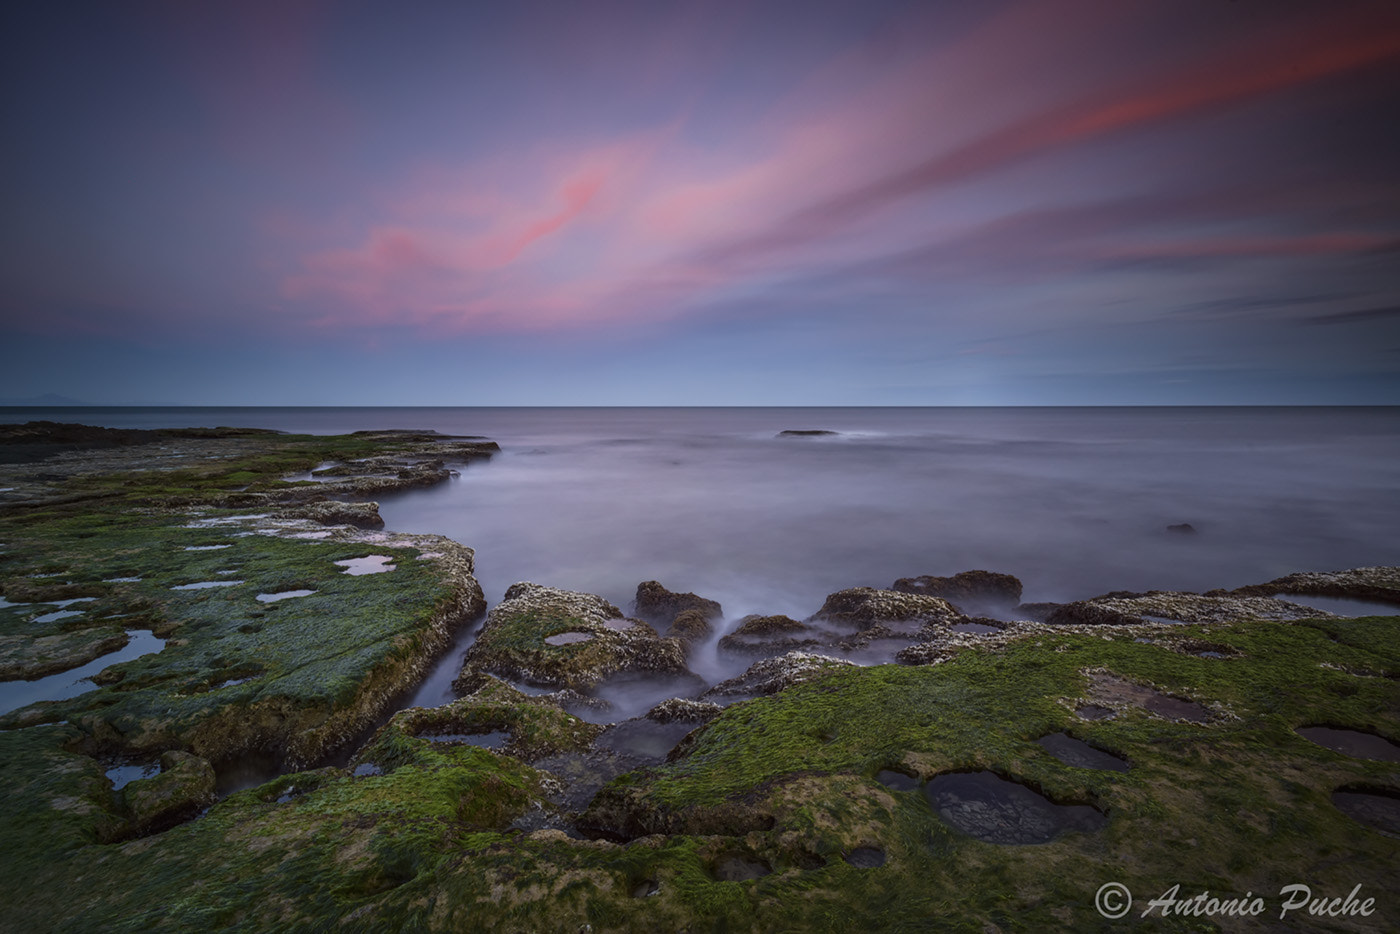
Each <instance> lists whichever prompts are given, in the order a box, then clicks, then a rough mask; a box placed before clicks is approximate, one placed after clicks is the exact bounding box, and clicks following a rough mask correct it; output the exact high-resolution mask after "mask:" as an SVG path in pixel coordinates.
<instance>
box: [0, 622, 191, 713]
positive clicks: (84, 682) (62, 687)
mask: <svg viewBox="0 0 1400 934" xmlns="http://www.w3.org/2000/svg"><path fill="white" fill-rule="evenodd" d="M128 634H129V635H130V636H131V638H130V639H129V640H128V641H127V643H126V645H125V646H123V647H122V648H120V649H118V650H117V651H115V652H109V653H108V654H106V655H103V656H101V657H100V658H96V659H94V660H93V661H90V662H88V663H87V664H86V665H83V666H81V667H78V668H72V669H69V670H68V671H61V672H59V673H58V674H56V675H49V676H47V677H44V678H37V679H35V680H33V681H3V682H0V713H9V712H10V711H12V710H19V709H20V708H21V707H28V706H29V705H30V704H37V703H39V702H40V701H56V700H67V699H68V698H70V697H77V696H78V695H79V694H84V693H86V692H88V691H91V690H94V689H95V688H96V687H97V685H95V684H93V683H92V682H91V681H89V680H88V679H89V678H91V677H92V676H93V675H95V674H97V673H98V672H99V671H101V670H102V669H104V668H106V667H108V666H109V665H116V664H120V663H121V662H129V661H131V660H132V659H133V658H139V657H141V656H142V655H150V654H151V653H153V652H159V651H160V650H161V649H163V648H165V640H164V639H158V638H156V635H155V633H153V632H150V631H149V630H145V629H133V630H131V631H130V633H128Z"/></svg>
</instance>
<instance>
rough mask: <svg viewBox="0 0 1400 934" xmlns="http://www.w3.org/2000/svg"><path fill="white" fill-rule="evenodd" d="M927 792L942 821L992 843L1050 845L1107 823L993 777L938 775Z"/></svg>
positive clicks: (1075, 806) (1089, 809) (1089, 812)
mask: <svg viewBox="0 0 1400 934" xmlns="http://www.w3.org/2000/svg"><path fill="white" fill-rule="evenodd" d="M924 788H925V793H926V794H927V795H928V800H929V803H930V804H931V805H932V806H933V808H934V810H936V811H937V812H938V815H939V816H940V817H942V818H943V819H944V820H945V821H947V822H948V823H949V824H951V825H952V826H953V827H955V828H957V829H958V830H960V831H962V832H963V833H965V834H967V835H968V836H970V837H975V838H976V839H978V840H983V841H985V842H987V843H998V844H1002V845H1004V846H1014V845H1025V844H1036V843H1049V842H1050V841H1051V840H1053V839H1055V838H1056V837H1058V836H1060V835H1061V834H1064V833H1069V832H1078V833H1093V832H1095V831H1097V830H1100V829H1101V828H1102V827H1103V826H1104V825H1105V824H1106V823H1107V819H1106V818H1105V817H1104V815H1103V814H1101V813H1100V812H1099V811H1097V810H1095V809H1094V808H1092V807H1089V806H1088V805H1079V804H1068V805H1067V804H1056V803H1054V802H1053V801H1050V800H1049V799H1047V798H1046V797H1045V796H1044V795H1042V794H1040V793H1039V792H1036V791H1033V790H1031V789H1030V788H1027V787H1026V786H1025V785H1022V784H1021V783H1019V782H1014V781H1010V780H1008V779H1005V778H1002V777H1001V776H1000V775H997V774H995V773H993V772H985V771H984V772H954V773H950V774H945V775H938V776H935V777H934V778H932V779H930V780H929V782H928V784H927V785H926V786H924Z"/></svg>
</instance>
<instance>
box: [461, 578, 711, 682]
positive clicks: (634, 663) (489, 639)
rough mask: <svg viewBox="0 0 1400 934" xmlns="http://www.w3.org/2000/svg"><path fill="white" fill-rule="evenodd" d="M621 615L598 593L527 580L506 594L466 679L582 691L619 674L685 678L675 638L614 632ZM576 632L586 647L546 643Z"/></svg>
mask: <svg viewBox="0 0 1400 934" xmlns="http://www.w3.org/2000/svg"><path fill="white" fill-rule="evenodd" d="M620 616H622V611H621V610H619V609H618V608H617V607H615V606H613V605H612V604H611V603H608V602H607V601H606V600H604V599H603V598H602V597H599V596H597V595H596V594H589V593H580V592H577V591H571V590H559V589H558V588H555V587H545V586H542V585H540V584H534V583H530V582H528V581H524V582H521V583H518V584H513V585H512V586H511V587H510V589H509V590H507V591H506V594H505V600H503V601H502V602H501V603H499V604H497V605H496V606H495V607H494V608H493V609H492V610H491V612H490V614H489V615H488V616H487V619H486V624H485V626H483V627H482V630H481V634H480V635H479V636H478V637H477V640H476V642H475V643H474V644H473V645H472V647H471V649H470V650H469V651H468V652H467V656H466V663H465V665H464V666H463V668H462V673H463V676H464V677H465V676H469V675H470V674H471V673H472V672H474V671H477V670H480V671H487V672H491V673H492V674H497V675H501V676H504V677H507V678H512V679H515V680H520V681H524V682H526V683H529V684H540V685H548V686H556V687H564V688H573V689H575V690H583V689H587V688H591V687H593V686H595V685H597V684H598V683H599V682H601V681H603V680H604V679H605V678H607V677H608V676H610V675H613V674H615V673H617V672H624V671H626V672H661V673H676V674H684V673H688V669H687V668H686V666H685V652H684V650H683V649H682V647H681V643H680V641H679V640H677V639H662V638H660V637H659V636H658V635H657V634H656V631H655V630H654V629H652V628H651V627H650V626H648V625H646V624H645V623H642V622H640V621H638V622H636V623H634V624H633V625H632V626H631V627H629V628H627V629H622V630H619V629H614V628H612V627H611V626H609V625H608V623H609V621H612V620H616V619H617V618H618V617H620ZM564 633H579V634H582V635H584V636H587V637H588V638H587V639H586V640H584V641H576V642H569V643H566V644H562V645H553V644H550V643H548V642H547V641H546V640H547V639H549V638H550V637H552V636H557V635H561V634H564Z"/></svg>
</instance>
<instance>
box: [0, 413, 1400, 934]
mask: <svg viewBox="0 0 1400 934" xmlns="http://www.w3.org/2000/svg"><path fill="white" fill-rule="evenodd" d="M804 433H808V432H791V434H804ZM810 433H816V432H810ZM496 450H497V448H496V446H495V445H494V444H493V443H491V442H489V441H487V440H485V439H480V438H446V437H443V436H438V435H435V434H433V433H430V432H361V433H357V434H354V435H344V436H331V437H325V436H293V435H281V434H278V433H272V432H262V431H245V430H241V429H238V430H236V429H216V430H191V431H184V432H179V431H161V432H111V431H110V430H106V429H87V428H85V427H84V426H67V425H55V424H53V423H31V424H30V425H27V426H5V427H4V428H3V429H0V489H3V490H4V491H3V492H0V598H3V602H0V677H3V678H5V679H6V680H5V681H0V688H4V687H5V686H6V684H9V683H15V684H18V683H20V682H19V679H33V678H37V677H41V676H49V677H53V676H54V675H55V674H61V673H62V672H64V671H69V670H72V669H74V668H75V667H76V666H79V665H84V664H99V663H100V662H101V660H102V659H103V658H104V657H107V656H109V655H113V653H116V652H119V651H121V650H122V649H123V648H124V647H126V646H128V645H134V644H135V636H134V634H135V633H140V632H149V633H151V634H152V635H154V636H155V637H157V638H158V639H159V640H163V642H162V645H161V647H160V649H159V651H156V652H153V653H151V654H146V655H142V656H139V657H135V658H132V659H129V660H125V661H121V662H119V663H115V664H111V665H108V666H106V667H103V668H101V669H100V670H99V671H98V672H97V673H96V674H94V676H93V682H92V687H91V689H89V690H86V691H82V692H80V693H77V694H73V695H71V696H65V697H55V698H53V699H51V700H44V701H39V702H37V703H28V704H24V705H23V706H20V707H19V708H17V709H8V710H6V711H4V712H3V713H0V772H2V773H3V775H4V776H5V778H7V779H8V781H7V789H8V792H9V793H8V794H7V796H6V798H5V804H4V806H3V809H0V825H3V827H4V830H5V834H6V839H7V841H11V842H10V843H8V844H7V847H6V856H5V862H6V869H7V870H8V871H7V872H6V873H4V874H3V879H4V880H5V881H3V882H0V889H3V890H4V891H5V896H6V902H7V903H8V904H11V905H13V906H15V908H14V911H13V918H12V923H14V924H16V925H19V926H21V927H25V928H27V929H32V930H44V929H54V930H57V929H93V930H97V929H101V930H127V929H132V930H134V929H137V928H142V929H170V930H186V929H190V928H192V927H200V928H211V927H226V926H233V927H245V928H248V929H271V928H279V929H287V930H302V929H305V930H312V929H323V928H326V927H330V926H335V925H350V926H353V927H355V928H357V929H367V930H381V929H382V930H401V929H404V928H416V929H424V930H488V929H490V930H521V931H525V930H529V931H536V930H558V931H570V932H573V931H579V930H585V929H587V930H594V931H603V930H648V931H649V930H676V931H680V930H691V931H694V930H709V929H716V930H719V929H729V930H746V931H747V930H755V931H757V930H774V929H788V930H831V929H835V928H837V927H847V926H849V925H850V924H858V925H860V926H864V927H869V928H871V929H878V930H883V929H896V928H899V927H900V926H906V927H907V926H911V925H912V926H913V927H914V928H919V926H920V925H923V924H927V923H934V919H936V923H937V924H939V925H940V926H941V927H943V928H946V929H949V930H962V929H966V930H976V931H989V930H1007V931H1010V930H1023V929H1025V930H1029V929H1035V930H1047V929H1063V930H1079V929H1083V928H1084V927H1086V926H1092V925H1095V924H1097V923H1098V922H1099V921H1100V920H1101V919H1100V918H1099V916H1098V915H1097V914H1096V913H1095V911H1094V908H1093V895H1094V891H1095V889H1096V888H1097V887H1098V885H1099V884H1101V883H1102V882H1104V881H1110V880H1118V881H1122V882H1124V883H1126V884H1129V885H1130V887H1132V888H1133V890H1134V891H1141V892H1153V893H1156V892H1159V891H1162V890H1164V889H1165V888H1167V887H1168V886H1169V885H1170V884H1171V882H1172V881H1178V882H1181V883H1182V884H1183V885H1188V884H1189V885H1195V886H1197V887H1198V888H1205V887H1208V886H1209V887H1213V888H1220V887H1221V886H1222V885H1224V886H1227V887H1231V888H1239V889H1240V890H1241V892H1243V891H1244V890H1246V889H1253V890H1255V891H1273V890H1277V888H1278V886H1280V885H1283V884H1286V883H1289V882H1294V881H1298V879H1299V878H1306V879H1307V880H1308V881H1309V883H1310V884H1313V885H1314V887H1315V888H1316V889H1321V888H1324V887H1331V888H1336V889H1338V894H1345V892H1346V891H1347V890H1349V889H1350V888H1351V886H1352V885H1355V884H1362V885H1364V886H1366V887H1367V889H1368V890H1369V892H1370V894H1372V895H1378V894H1380V893H1383V892H1385V891H1386V890H1387V888H1386V887H1387V885H1388V884H1389V882H1388V881H1387V880H1393V879H1394V878H1395V877H1396V872H1397V870H1400V765H1397V764H1396V760H1400V747H1397V746H1395V745H1394V742H1393V741H1394V740H1395V739H1396V738H1398V737H1400V684H1397V679H1400V615H1397V614H1400V569H1398V568H1391V567H1373V568H1357V569H1350V570H1344V571H1333V572H1306V573H1297V574H1292V575H1288V576H1286V577H1283V578H1279V579H1276V580H1273V581H1268V582H1261V583H1260V584H1257V585H1252V586H1248V587H1242V588H1238V589H1236V590H1233V591H1229V592H1225V591H1210V592H1207V593H1205V594H1189V593H1171V592H1157V591H1153V592H1146V593H1125V592H1116V593H1109V594H1105V595H1102V596H1100V597H1096V598H1093V599H1090V600H1084V601H1077V602H1073V603H1066V604H1026V603H1022V602H1021V597H1022V587H1021V584H1020V582H1019V581H1017V580H1016V579H1015V578H1014V577H1012V576H1010V575H1007V574H1003V573H998V572H994V571H985V570H973V571H964V572H960V573H958V574H956V575H953V576H951V577H938V576H932V575H929V576H924V577H917V578H902V579H900V580H897V581H895V582H893V583H892V584H891V585H890V587H889V588H888V589H877V588H871V587H856V588H850V589H846V590H838V591H835V592H833V593H831V594H830V595H829V596H828V597H827V598H826V600H825V601H824V602H823V604H822V605H821V606H820V607H819V608H817V609H816V610H815V611H814V612H813V613H812V614H811V615H810V616H808V617H807V618H805V619H802V620H796V619H792V618H790V617H787V616H782V615H750V616H747V617H744V618H743V619H739V620H726V618H725V616H724V612H723V608H722V607H721V606H720V605H719V604H718V603H717V602H715V601H713V600H710V599H707V598H706V597H704V596H703V595H697V594H691V593H676V592H672V591H670V590H668V589H667V588H666V587H665V586H664V585H663V584H662V583H660V582H657V581H645V582H642V583H641V584H639V586H638V588H637V593H636V599H635V602H634V604H633V605H632V606H630V607H628V608H627V612H628V613H630V614H631V615H630V616H629V615H627V614H626V613H624V611H623V610H622V609H621V608H619V607H618V606H615V605H613V604H610V603H608V602H607V601H606V600H604V599H603V598H602V597H599V596H597V595H594V594H587V593H580V592H574V591H566V590H560V589H557V588H554V587H551V586H549V585H548V583H547V582H544V583H533V582H520V583H517V584H515V585H514V586H512V587H511V588H510V589H509V590H508V591H507V592H506V595H505V598H504V599H503V600H502V602H501V603H499V604H497V605H496V606H494V607H492V608H491V610H490V613H489V614H486V615H485V619H484V621H483V622H482V624H481V629H480V631H479V633H477V635H476V637H475V640H474V641H473V643H472V644H471V646H470V648H469V650H468V651H467V653H466V656H465V658H464V659H463V664H462V668H461V670H460V672H459V673H458V674H457V676H456V679H455V680H454V681H453V688H454V691H455V693H456V694H457V695H458V699H457V700H455V701H453V702H451V703H449V704H446V705H444V706H442V707H438V708H432V709H424V708H408V709H403V710H399V711H398V712H394V713H392V716H389V714H390V713H391V712H393V710H394V705H395V704H396V703H397V704H401V703H402V700H401V698H402V697H404V695H405V691H407V690H408V689H410V688H411V687H412V686H413V685H414V684H416V683H417V682H418V681H419V680H420V679H421V678H422V676H423V673H424V671H425V670H426V666H427V665H429V664H431V663H433V661H434V660H435V659H436V658H438V657H440V656H441V654H442V652H443V651H444V649H445V648H446V646H447V645H448V643H449V641H450V639H451V638H452V635H453V633H455V632H457V631H460V630H461V628H462V627H463V626H466V625H469V624H471V623H473V622H474V621H475V620H479V619H481V618H482V616H483V614H485V610H486V602H485V599H484V597H483V594H482V592H481V588H480V586H479V585H478V584H477V582H476V580H475V578H474V576H473V565H474V555H473V552H472V550H471V549H470V548H468V547H466V546H464V545H461V544H458V543H456V542H452V541H449V540H447V539H444V538H441V537H439V536H425V535H404V534H398V533H391V532H384V531H380V529H382V526H383V522H382V520H381V519H380V518H379V516H378V511H377V507H376V505H375V504H374V503H373V502H372V500H371V497H373V496H375V495H380V494H382V493H384V492H387V491H394V490H402V489H411V488H414V487H419V486H427V485H431V484H434V483H438V482H442V481H443V480H444V479H446V478H448V477H450V476H452V473H453V471H454V470H456V469H463V468H467V467H469V465H470V464H471V463H472V462H473V461H477V460H480V459H483V458H488V457H490V456H491V454H492V453H494V452H495V451H496ZM7 451H8V452H9V453H8V454H7V453H6V452H7ZM1307 596H1322V597H1334V598H1337V597H1340V598H1350V599H1358V600H1367V601H1373V602H1376V601H1379V602H1380V603H1382V604H1386V605H1392V606H1394V607H1396V610H1395V612H1394V613H1386V614H1384V615H1379V616H1367V617H1360V618H1353V617H1342V616H1338V615H1335V614H1333V613H1331V612H1328V611H1325V610H1320V609H1317V608H1315V607H1311V606H1307V605H1304V604H1301V603H1298V602H1295V601H1292V600H1290V599H1288V598H1289V597H1307ZM709 645H714V646H715V650H716V651H718V652H719V653H721V655H723V656H725V657H728V658H731V659H734V660H736V663H737V664H739V665H745V666H747V667H746V670H744V671H743V672H742V674H739V675H737V676H736V677H733V678H729V679H727V680H724V681H721V682H719V683H708V682H707V681H706V680H705V679H704V678H702V677H700V676H699V675H697V674H695V673H694V671H692V669H691V667H690V666H691V665H692V664H693V660H694V659H695V657H696V653H697V652H699V651H700V650H701V648H702V647H704V646H709ZM113 657H115V656H114V655H113ZM863 659H864V660H868V659H878V660H886V661H895V662H897V663H898V664H880V665H859V664H854V663H853V660H863ZM619 684H621V685H624V686H630V685H635V684H645V685H648V686H652V685H656V684H659V685H661V688H657V689H656V690H663V691H664V697H661V698H660V699H658V700H657V701H656V702H655V703H650V702H648V703H649V706H648V707H647V708H646V709H644V710H641V711H639V712H638V713H637V714H636V715H635V716H631V715H628V714H627V713H626V712H625V711H622V710H621V709H620V708H617V707H616V706H615V705H614V704H613V701H612V700H610V699H609V698H610V697H614V695H612V694H610V693H609V691H610V688H611V687H612V686H614V685H619ZM386 718H387V720H386ZM1323 727H1325V728H1326V729H1329V730H1333V731H1340V732H1348V733H1355V734H1358V735H1362V736H1369V737H1371V739H1372V740H1375V741H1376V742H1378V743H1380V744H1382V745H1379V746H1374V747H1372V746H1367V747H1365V748H1367V749H1370V750H1372V751H1371V753H1370V754H1367V755H1360V754H1354V753H1355V749H1353V750H1352V753H1347V752H1342V751H1337V750H1336V749H1334V748H1330V747H1326V746H1323V745H1318V743H1317V742H1315V741H1313V740H1311V739H1309V738H1308V737H1309V735H1310V734H1309V733H1307V731H1308V730H1311V729H1314V728H1323ZM371 731H372V734H371ZM367 734H370V735H367ZM1055 736H1063V737H1066V739H1064V740H1057V741H1056V742H1057V743H1058V744H1059V747H1063V746H1064V744H1065V743H1081V744H1083V745H1085V747H1086V748H1088V749H1090V751H1091V752H1093V751H1100V752H1101V754H1103V755H1109V756H1110V758H1115V757H1116V759H1115V761H1119V762H1121V763H1124V764H1125V765H1124V770H1122V771H1117V770H1114V769H1112V768H1108V767H1103V766H1094V767H1086V766H1083V765H1067V764H1066V763H1065V762H1064V761H1061V760H1060V759H1058V758H1056V756H1055V755H1052V754H1051V753H1050V752H1047V751H1046V749H1047V748H1051V747H1053V746H1054V745H1055V744H1051V747H1042V746H1041V745H1037V741H1038V740H1042V739H1047V738H1050V737H1055ZM1056 748H1058V747H1056ZM1348 748H1350V747H1348ZM1388 749H1394V750H1395V751H1396V756H1395V758H1387V755H1388V753H1387V750H1388ZM1375 750H1379V752H1376V751H1375ZM337 752H339V753H340V757H339V758H338V759H336V760H335V761H334V762H332V761H331V760H330V759H329V757H330V756H331V755H332V754H333V753H337ZM249 757H254V758H258V757H261V758H263V759H266V760H267V761H269V762H270V763H271V764H272V774H270V775H269V776H267V777H268V779H269V780H267V781H264V782H261V783H258V784H256V785H254V786H253V787H248V788H246V789H243V790H237V791H234V792H232V793H227V788H226V787H225V786H226V785H227V782H225V781H224V778H223V776H224V775H225V773H226V772H227V770H229V768H230V767H231V766H233V765H236V764H237V763H238V762H239V761H241V760H243V759H247V758H249ZM1078 761H1080V762H1087V761H1091V759H1080V760H1078ZM313 766H319V767H315V768H313ZM123 768H126V769H132V770H135V771H138V772H141V775H140V777H136V778H131V779H129V780H126V779H123V780H122V782H123V783H122V784H121V786H120V787H117V779H115V778H114V776H115V775H116V774H117V773H118V772H119V771H120V770H121V769H123ZM278 772H280V773H281V774H277V773H278ZM953 776H966V778H960V779H958V780H957V781H958V782H959V783H960V784H957V783H955V784H949V782H950V780H951V777H953ZM982 776H986V777H982ZM998 783H1001V784H998ZM1357 801H1360V802H1361V803H1360V804H1357V803H1356V802H1357ZM1388 802H1389V803H1388ZM1076 808H1077V809H1080V810H1074V809H1076ZM1057 809H1058V810H1057ZM1065 809H1069V810H1065ZM1064 815H1069V816H1064ZM1062 818H1063V822H1061V821H1062ZM1064 865H1074V866H1076V867H1078V868H1077V869H1076V871H1075V872H1074V873H1066V872H1063V871H1061V870H1060V869H1059V868H1058V867H1061V866H1064ZM1295 877H1297V878H1295ZM79 879H81V880H82V882H81V886H78V887H77V888H75V883H76V881H77V880H79ZM189 891H197V892H198V893H199V895H198V897H197V898H189V897H187V896H186V893H187V892H189ZM1382 910H1383V911H1385V912H1386V915H1385V917H1387V918H1390V919H1391V920H1392V921H1393V920H1394V919H1395V918H1396V917H1397V914H1396V912H1400V905H1397V906H1382ZM1292 924H1293V925H1294V926H1297V927H1299V928H1301V929H1313V928H1314V927H1315V929H1318V930H1336V929H1339V930H1378V929H1380V928H1378V927H1376V926H1375V918H1370V919H1367V918H1352V919H1336V918H1329V919H1326V920H1325V921H1316V920H1314V921H1310V920H1309V919H1307V918H1300V919H1298V920H1297V921H1296V922H1292ZM1383 926H1384V925H1382V927H1383ZM1168 927H1170V925H1168Z"/></svg>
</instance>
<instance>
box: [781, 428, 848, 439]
mask: <svg viewBox="0 0 1400 934" xmlns="http://www.w3.org/2000/svg"><path fill="white" fill-rule="evenodd" d="M839 434H840V432H839V431H828V430H826V429H825V428H787V429H784V430H783V431H780V432H778V434H777V437H779V438H816V437H822V436H831V435H839Z"/></svg>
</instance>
